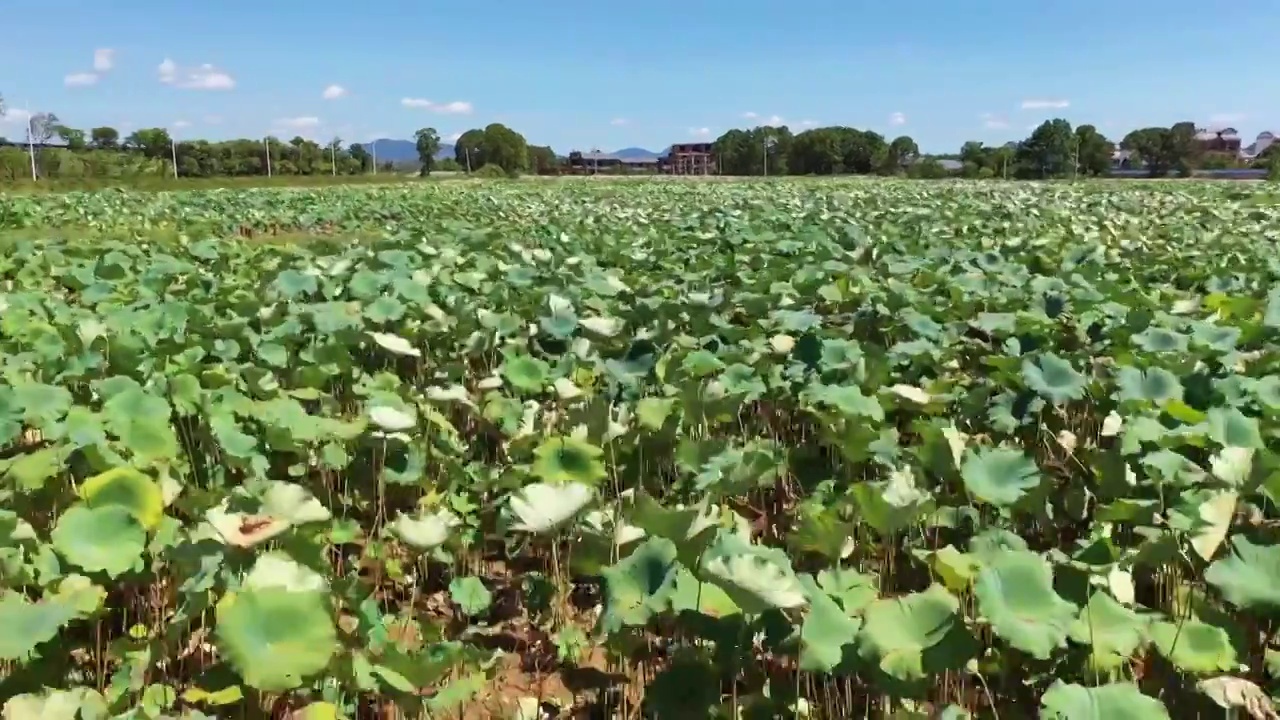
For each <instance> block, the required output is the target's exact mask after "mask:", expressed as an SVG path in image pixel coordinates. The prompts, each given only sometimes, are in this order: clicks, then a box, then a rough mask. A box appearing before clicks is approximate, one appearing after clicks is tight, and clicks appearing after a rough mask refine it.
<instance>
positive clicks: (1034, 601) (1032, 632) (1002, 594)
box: [973, 550, 1076, 660]
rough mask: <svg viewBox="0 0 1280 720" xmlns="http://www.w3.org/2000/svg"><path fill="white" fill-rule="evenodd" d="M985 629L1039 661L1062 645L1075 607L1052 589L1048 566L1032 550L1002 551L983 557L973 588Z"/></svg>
mask: <svg viewBox="0 0 1280 720" xmlns="http://www.w3.org/2000/svg"><path fill="white" fill-rule="evenodd" d="M973 592H974V595H975V596H976V597H977V598H978V606H979V608H980V609H981V611H982V614H983V615H984V616H986V618H987V621H988V622H989V623H991V629H992V631H993V632H995V634H996V635H998V636H999V637H1000V638H1001V639H1003V640H1005V641H1007V642H1008V643H1009V644H1010V645H1012V646H1013V647H1015V648H1017V649H1019V650H1021V651H1023V652H1025V653H1027V654H1028V655H1031V656H1032V657H1036V658H1039V659H1041V660H1048V659H1049V657H1050V656H1051V655H1052V654H1053V651H1054V650H1055V649H1057V648H1060V647H1064V646H1066V644H1067V630H1068V628H1069V627H1070V625H1071V621H1072V620H1073V619H1074V618H1075V615H1076V606H1075V605H1072V604H1071V603H1069V602H1067V601H1066V600H1064V599H1062V597H1061V596H1059V595H1058V593H1056V592H1054V589H1053V569H1052V568H1051V567H1050V566H1049V563H1048V562H1046V561H1045V559H1044V558H1042V557H1040V556H1039V555H1037V554H1035V553H1033V552H1025V551H1016V550H1014V551H1005V552H1002V553H999V554H995V555H993V556H991V557H989V558H986V559H985V564H984V567H983V568H982V570H980V571H979V572H978V579H977V580H976V581H975V582H974V586H973Z"/></svg>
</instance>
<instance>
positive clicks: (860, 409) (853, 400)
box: [805, 385, 884, 421]
mask: <svg viewBox="0 0 1280 720" xmlns="http://www.w3.org/2000/svg"><path fill="white" fill-rule="evenodd" d="M805 397H806V399H807V400H808V402H811V403H813V404H814V405H817V406H819V407H824V408H831V409H832V410H835V411H836V412H837V413H839V414H840V415H843V416H844V417H847V418H859V417H862V418H869V419H871V420H876V421H879V420H884V407H882V406H881V405H880V401H879V400H877V399H875V398H874V397H869V396H867V395H865V394H863V392H862V388H860V387H858V386H857V385H814V386H812V387H810V388H809V389H807V390H805Z"/></svg>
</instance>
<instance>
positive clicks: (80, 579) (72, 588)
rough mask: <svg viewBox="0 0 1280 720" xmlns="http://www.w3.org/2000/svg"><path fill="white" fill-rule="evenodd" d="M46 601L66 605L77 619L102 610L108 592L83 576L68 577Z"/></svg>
mask: <svg viewBox="0 0 1280 720" xmlns="http://www.w3.org/2000/svg"><path fill="white" fill-rule="evenodd" d="M46 599H48V600H53V601H56V602H60V603H64V604H66V605H67V606H68V607H70V608H71V610H72V612H74V613H75V614H76V616H77V617H87V616H89V615H92V614H93V613H96V612H98V611H99V610H101V609H102V605H103V601H105V600H106V599H107V591H106V589H104V588H103V587H102V586H101V585H96V584H94V582H93V581H92V580H90V579H89V578H87V577H85V576H83V575H68V576H66V577H65V578H63V579H62V582H59V583H58V587H57V589H56V590H55V591H54V592H53V593H52V594H50V595H48V596H47V598H46Z"/></svg>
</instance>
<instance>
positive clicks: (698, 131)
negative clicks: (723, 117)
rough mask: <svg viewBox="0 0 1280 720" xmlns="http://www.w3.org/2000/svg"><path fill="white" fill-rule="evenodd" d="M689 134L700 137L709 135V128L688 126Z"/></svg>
mask: <svg viewBox="0 0 1280 720" xmlns="http://www.w3.org/2000/svg"><path fill="white" fill-rule="evenodd" d="M689 134H690V135H692V136H694V137H701V138H705V137H711V128H705V127H701V128H689Z"/></svg>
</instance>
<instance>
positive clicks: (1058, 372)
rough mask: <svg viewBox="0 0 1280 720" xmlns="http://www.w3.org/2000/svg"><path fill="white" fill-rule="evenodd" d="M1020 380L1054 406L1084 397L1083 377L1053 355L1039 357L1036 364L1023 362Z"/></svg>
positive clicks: (1027, 361) (1068, 364) (1067, 363)
mask: <svg viewBox="0 0 1280 720" xmlns="http://www.w3.org/2000/svg"><path fill="white" fill-rule="evenodd" d="M1022 379H1023V380H1024V381H1025V382H1026V383H1027V387H1029V388H1031V389H1032V390H1033V391H1035V392H1036V393H1037V394H1038V395H1040V396H1041V397H1043V398H1045V399H1046V400H1048V401H1050V402H1052V403H1055V404H1061V403H1064V402H1067V401H1068V400H1079V399H1080V398H1082V397H1084V386H1085V377H1084V376H1083V375H1081V374H1080V373H1079V372H1076V369H1075V368H1073V367H1071V363H1070V362H1068V361H1067V360H1064V359H1063V358H1060V357H1058V356H1057V355H1054V354H1053V353H1045V354H1044V355H1041V356H1040V358H1039V361H1038V362H1037V361H1033V360H1031V359H1030V358H1028V359H1026V360H1023V361H1022Z"/></svg>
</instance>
